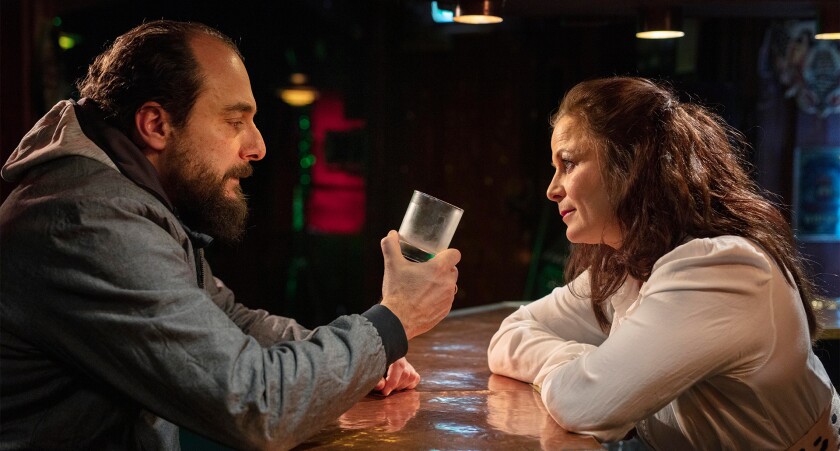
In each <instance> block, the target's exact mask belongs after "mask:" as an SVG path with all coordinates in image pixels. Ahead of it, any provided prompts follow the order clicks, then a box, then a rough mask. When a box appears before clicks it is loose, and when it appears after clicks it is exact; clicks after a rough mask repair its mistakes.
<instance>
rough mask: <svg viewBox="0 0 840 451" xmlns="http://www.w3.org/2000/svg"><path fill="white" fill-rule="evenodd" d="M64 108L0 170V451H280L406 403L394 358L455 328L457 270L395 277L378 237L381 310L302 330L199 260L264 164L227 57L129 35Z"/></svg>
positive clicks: (203, 40) (238, 221) (207, 47)
mask: <svg viewBox="0 0 840 451" xmlns="http://www.w3.org/2000/svg"><path fill="white" fill-rule="evenodd" d="M79 91H80V93H81V96H82V97H83V98H82V99H81V100H79V101H78V102H76V101H73V100H66V101H62V102H59V103H58V104H57V105H56V106H55V107H53V108H52V110H51V111H49V112H48V113H47V114H46V116H44V117H43V118H42V119H41V120H40V121H38V123H37V124H36V125H35V127H34V128H33V129H32V130H31V131H30V132H29V133H28V134H27V135H26V136H25V137H24V138H23V140H22V141H21V144H20V145H19V146H18V148H17V149H16V150H15V152H14V153H13V154H12V156H11V157H10V158H9V160H8V161H7V162H6V164H5V165H4V167H3V169H2V176H3V177H4V178H5V179H6V180H8V181H11V182H14V183H17V184H18V186H17V188H16V189H15V190H14V191H13V192H12V193H11V194H10V195H9V197H8V198H7V200H6V201H5V202H4V203H3V205H2V206H0V249H2V258H0V277H2V285H0V368H2V375H1V376H0V418H2V427H0V449H141V448H142V449H155V450H157V449H179V447H180V445H179V441H178V426H184V427H187V428H189V429H191V430H193V431H195V432H198V433H199V434H202V435H204V436H207V437H209V438H212V439H214V440H216V441H219V442H221V443H224V444H226V445H229V446H232V447H235V448H240V449H241V448H260V449H263V448H272V449H275V448H290V447H292V446H294V445H295V444H297V443H300V442H301V441H303V440H305V439H306V438H307V437H309V436H310V435H312V434H314V433H315V432H317V431H318V430H319V429H321V428H322V427H323V426H324V425H326V424H327V423H328V422H330V421H332V420H334V419H336V418H337V417H338V416H339V415H340V414H341V413H343V412H344V411H346V410H347V409H349V408H350V407H351V406H352V405H353V404H354V403H355V402H356V401H358V400H359V399H360V398H361V397H363V396H364V395H365V394H367V393H368V392H369V391H370V390H372V389H378V390H381V391H382V392H383V394H386V395H387V394H388V393H390V392H391V391H394V390H400V389H406V388H413V387H414V386H415V385H416V384H417V381H418V380H419V376H418V375H417V373H416V371H414V369H413V368H412V367H411V365H410V364H408V363H407V362H406V361H405V359H404V355H405V353H406V351H407V347H408V340H409V339H411V338H412V337H414V336H416V335H419V334H421V333H423V332H425V331H427V330H429V329H430V328H431V327H433V326H434V325H435V324H437V322H439V321H440V320H441V319H442V318H443V317H444V316H445V315H446V313H447V312H448V311H449V309H450V308H451V304H452V300H453V295H454V292H455V290H456V287H455V282H456V281H457V274H458V273H457V269H456V268H455V264H456V263H457V262H458V261H459V260H460V253H459V252H458V251H457V250H454V249H453V250H448V251H444V252H442V253H440V254H439V255H438V256H437V257H436V258H435V259H434V260H432V261H430V262H428V263H424V264H415V263H411V262H408V261H406V260H405V259H403V258H402V256H401V255H400V251H399V243H398V236H397V234H396V232H394V231H391V232H390V233H389V234H388V236H386V237H385V238H384V239H383V240H382V251H383V256H384V260H385V275H384V280H383V293H382V296H383V297H382V301H381V302H380V303H379V304H377V305H375V306H373V307H371V309H369V310H368V311H366V312H365V313H363V314H361V315H346V316H342V317H339V318H338V319H336V320H335V321H333V322H332V323H330V324H328V325H326V326H322V327H319V328H316V329H314V330H307V329H304V328H303V327H301V326H300V325H299V324H298V323H297V322H295V321H294V320H293V319H290V318H282V317H278V316H272V315H269V314H268V313H267V312H265V311H260V310H250V309H248V308H246V307H244V306H243V305H241V304H239V303H236V302H235V301H234V295H233V293H232V292H231V291H230V290H229V289H228V288H227V287H225V285H224V284H223V283H222V282H221V281H219V280H218V279H216V278H215V277H213V273H212V271H211V269H210V266H209V264H208V263H207V262H206V261H205V259H204V254H203V249H204V248H205V247H206V246H207V245H209V244H210V242H211V241H212V240H213V239H214V238H215V239H220V240H224V241H230V242H235V241H237V240H239V239H240V238H241V236H242V234H243V230H244V227H245V223H246V219H247V211H248V209H247V203H246V200H245V197H244V196H243V193H242V190H241V188H240V186H239V180H240V179H241V178H244V177H248V176H249V175H250V174H251V171H252V169H251V163H252V162H254V161H258V160H260V159H262V158H263V156H264V155H265V152H266V148H265V144H264V142H263V139H262V136H261V135H260V132H259V130H258V129H257V127H256V125H255V124H254V116H255V115H256V113H257V105H256V102H255V100H254V96H253V94H252V92H251V86H250V80H249V78H248V73H247V71H246V70H245V66H244V63H243V60H242V56H241V55H240V53H239V51H238V50H237V48H236V45H235V44H234V43H233V42H232V41H231V40H230V39H229V38H228V37H226V36H224V35H223V34H221V33H220V32H218V31H217V30H214V29H212V28H209V27H207V26H204V25H201V24H195V23H182V22H172V21H154V22H149V23H146V24H143V25H140V26H138V27H136V28H134V29H132V30H131V31H129V32H127V33H126V34H124V35H122V36H120V37H118V38H117V39H116V40H115V41H114V43H113V45H111V47H110V48H108V49H107V50H106V51H105V52H104V53H102V54H101V55H99V56H98V57H97V58H96V60H95V61H94V62H93V64H91V66H90V67H89V70H88V74H87V76H86V77H85V78H84V79H83V80H82V81H81V82H80V83H79ZM383 374H386V377H385V378H383V377H382V375H383Z"/></svg>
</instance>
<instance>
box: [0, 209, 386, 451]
mask: <svg viewBox="0 0 840 451" xmlns="http://www.w3.org/2000/svg"><path fill="white" fill-rule="evenodd" d="M109 194H113V193H109ZM153 208H156V207H155V206H150V205H148V204H146V203H142V202H137V201H134V200H131V199H126V198H119V197H117V198H113V197H112V198H105V197H103V198H101V199H89V198H86V199H84V200H81V201H74V202H65V201H60V200H56V201H51V202H47V203H45V204H44V205H40V206H38V205H33V206H31V208H28V209H27V210H26V212H25V213H24V214H22V216H21V217H20V218H18V222H17V223H16V229H15V230H11V231H10V230H7V231H6V232H5V233H7V236H12V235H14V240H12V239H9V240H4V243H10V244H9V246H10V248H9V249H4V251H8V252H9V253H5V252H4V259H5V258H6V257H7V255H18V256H26V258H27V259H28V261H27V264H26V267H27V268H36V270H34V271H30V272H29V273H27V274H24V273H17V272H15V271H17V270H16V269H14V268H15V267H16V266H15V265H4V275H3V276H4V278H5V277H21V278H24V279H25V280H27V281H28V282H27V284H16V286H26V287H29V290H31V292H28V293H11V295H12V296H17V297H18V298H20V299H27V300H28V301H26V302H16V303H15V304H14V307H13V308H16V309H21V311H20V312H16V313H15V315H16V316H19V317H22V318H25V319H24V320H23V322H22V324H26V325H27V327H26V329H28V330H20V331H16V332H19V333H27V334H29V335H30V336H31V339H32V340H33V341H34V342H35V343H37V345H38V346H39V347H40V348H41V349H44V350H45V351H46V352H47V353H49V354H50V355H53V356H55V358H56V359H58V360H59V361H61V362H63V363H64V364H65V365H67V366H68V367H70V368H73V369H74V371H78V372H79V373H81V374H84V375H85V376H84V377H85V378H89V379H90V380H92V381H96V382H97V384H102V386H103V387H108V389H107V391H112V390H113V391H115V392H117V393H120V394H121V396H125V397H126V398H130V399H132V400H133V401H134V402H136V403H138V404H139V405H142V406H143V407H145V408H146V409H148V410H150V411H151V412H153V413H155V414H157V415H159V416H161V417H163V418H165V419H167V420H169V421H171V422H173V423H176V424H178V425H181V426H185V427H187V428H189V429H191V430H193V431H196V432H198V433H200V434H203V435H206V436H208V437H210V438H213V439H215V440H218V441H219V442H221V443H225V444H228V445H230V446H234V447H236V448H240V449H241V448H260V449H262V448H290V447H292V446H294V445H295V444H297V443H300V442H301V441H303V440H304V439H306V438H307V437H308V436H311V435H312V434H314V433H315V432H317V431H318V430H320V429H321V428H323V427H324V426H325V425H326V424H327V423H329V422H330V421H333V420H335V419H336V418H337V417H338V416H339V415H340V414H341V413H343V412H344V411H346V410H347V409H349V408H350V407H351V406H352V405H353V404H354V403H355V402H356V401H358V400H359V399H360V398H362V397H363V396H364V395H365V394H367V393H368V392H369V391H370V390H371V389H372V388H373V387H374V386H375V384H376V383H377V381H378V380H379V379H380V378H381V377H382V374H383V371H384V369H385V368H386V363H387V360H386V358H389V357H391V356H386V349H385V348H384V347H383V344H382V339H381V338H380V335H379V333H378V331H377V327H376V326H375V325H374V323H373V322H371V320H369V319H367V318H365V317H364V316H362V315H347V316H342V317H339V318H338V319H336V320H335V321H333V322H332V323H330V324H328V325H326V326H323V327H318V328H316V329H314V330H311V331H307V330H304V329H302V328H299V327H298V326H296V325H295V324H294V323H292V322H290V321H285V322H284V321H279V320H278V321H274V320H271V321H267V320H266V318H267V316H264V315H263V314H262V313H260V314H257V316H251V317H250V318H246V315H243V313H244V312H243V311H242V310H240V309H238V308H234V309H233V310H228V311H223V310H222V309H220V308H219V307H218V306H217V305H216V304H214V302H213V300H212V299H211V297H210V296H209V295H208V294H207V292H205V291H204V290H202V289H199V288H198V287H197V286H196V283H195V269H194V268H191V265H190V263H189V261H190V260H189V256H188V251H187V250H185V249H184V248H183V247H182V245H181V243H179V242H178V240H176V239H174V238H173V237H172V235H171V229H172V228H173V227H177V226H176V225H173V224H172V223H171V222H168V221H169V220H168V219H167V218H166V215H165V212H156V213H149V211H148V210H149V209H153ZM161 208H162V207H161ZM167 229H169V231H168V230H167ZM6 269H9V271H8V272H5V271H6ZM4 301H7V300H4ZM9 308H12V307H11V306H10V307H9ZM259 317H261V318H259ZM237 322H238V323H239V325H237ZM240 326H243V327H242V328H240ZM272 328H276V329H277V331H279V332H278V335H277V337H283V338H289V337H294V338H295V340H273V341H274V342H273V344H270V345H269V346H263V345H261V344H260V342H259V340H258V339H257V338H255V337H253V336H250V335H248V334H246V333H244V332H243V330H248V331H251V332H254V331H255V330H257V329H262V331H261V332H259V333H255V335H257V336H260V335H263V336H265V335H268V334H266V333H265V331H266V330H268V329H272ZM29 331H37V335H35V334H32V333H29ZM267 341H270V340H267Z"/></svg>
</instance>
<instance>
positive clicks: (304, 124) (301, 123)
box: [298, 116, 310, 130]
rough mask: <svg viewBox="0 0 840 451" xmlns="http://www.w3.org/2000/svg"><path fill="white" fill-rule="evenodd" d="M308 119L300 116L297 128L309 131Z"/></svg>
mask: <svg viewBox="0 0 840 451" xmlns="http://www.w3.org/2000/svg"><path fill="white" fill-rule="evenodd" d="M309 125H310V123H309V118H308V117H306V116H301V117H300V120H299V121H298V126H299V127H300V129H301V130H309Z"/></svg>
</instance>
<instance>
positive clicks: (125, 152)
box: [74, 98, 213, 248]
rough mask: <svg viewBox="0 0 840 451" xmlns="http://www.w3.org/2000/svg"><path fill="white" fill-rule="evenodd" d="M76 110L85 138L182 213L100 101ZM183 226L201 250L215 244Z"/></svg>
mask: <svg viewBox="0 0 840 451" xmlns="http://www.w3.org/2000/svg"><path fill="white" fill-rule="evenodd" d="M74 109H75V112H76V117H77V119H78V121H79V126H80V127H81V129H82V132H83V133H84V134H85V136H87V137H88V139H90V140H91V141H93V142H94V143H95V144H96V145H97V146H98V147H99V148H100V149H102V150H103V151H104V152H105V153H106V154H107V155H108V157H109V158H110V159H111V161H113V162H114V164H115V165H116V166H117V169H119V171H120V172H121V173H122V174H123V175H124V176H126V177H127V178H128V179H129V180H131V181H132V182H134V183H135V184H137V185H138V186H140V187H141V188H143V189H145V190H146V191H148V192H149V193H151V194H152V195H154V196H155V197H157V198H158V200H160V201H161V202H162V203H163V204H164V205H166V207H167V208H169V210H171V211H172V212H173V213H175V215H176V216H177V213H178V212H177V211H176V209H175V206H174V205H173V204H172V202H171V201H170V200H169V197H168V196H167V195H166V192H165V191H164V190H163V186H162V185H161V183H160V179H159V178H158V173H157V170H156V169H155V167H154V166H152V163H151V162H149V160H148V159H147V158H146V156H145V155H143V151H141V150H140V148H138V147H137V145H136V144H134V142H132V141H131V139H129V137H128V136H126V135H125V134H124V133H123V132H121V131H120V130H118V129H117V128H115V127H114V126H112V125H111V124H109V123H108V122H107V121H106V120H105V113H104V112H103V111H102V110H101V109H100V108H99V106H98V105H97V104H96V102H95V101H93V100H91V99H89V98H83V99H81V100H79V102H78V103H77V104H76V105H74ZM181 225H182V226H183V227H184V230H185V231H186V232H187V235H189V237H190V240H191V241H192V242H193V244H195V245H196V246H197V247H200V248H203V247H206V246H208V245H209V244H210V243H211V242H212V241H213V238H212V237H210V236H209V235H205V234H203V233H200V232H196V231H193V230H191V229H190V228H189V227H187V226H186V225H185V224H184V223H183V222H182V223H181Z"/></svg>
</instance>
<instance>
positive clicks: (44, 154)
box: [0, 100, 119, 183]
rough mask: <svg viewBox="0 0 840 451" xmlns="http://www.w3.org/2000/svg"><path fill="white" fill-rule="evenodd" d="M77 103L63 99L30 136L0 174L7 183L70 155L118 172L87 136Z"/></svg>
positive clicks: (7, 161) (10, 157) (19, 146)
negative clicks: (79, 117)
mask: <svg viewBox="0 0 840 451" xmlns="http://www.w3.org/2000/svg"><path fill="white" fill-rule="evenodd" d="M76 105H77V103H76V102H74V101H72V100H62V101H61V102H58V103H57V104H56V105H55V106H54V107H52V109H51V110H50V111H49V112H48V113H47V114H46V115H45V116H44V117H42V118H41V119H40V120H39V121H38V122H37V123H36V124H35V126H34V127H32V130H30V131H29V133H27V134H26V135H25V136H24V137H23V139H22V140H21V141H20V144H18V146H17V148H16V149H15V151H14V152H12V155H11V156H9V159H8V160H6V164H4V165H3V169H2V171H0V175H2V177H3V179H4V180H6V181H7V182H11V183H17V182H19V181H20V180H21V179H22V178H23V176H24V174H26V172H27V171H29V170H30V169H32V168H33V167H35V166H38V165H40V164H43V163H46V162H48V161H52V160H55V159H57V158H62V157H67V156H73V155H75V156H82V157H87V158H90V159H93V160H96V161H98V162H100V163H102V164H104V165H107V166H110V167H111V168H113V169H114V170H116V171H118V170H119V169H118V168H117V165H116V164H115V163H114V162H113V161H111V159H110V158H108V155H107V154H106V153H105V152H103V151H102V150H101V149H99V148H97V146H96V145H95V144H94V143H93V142H92V141H91V140H90V139H89V138H88V137H87V136H85V134H84V132H82V128H81V126H80V124H79V121H78V119H77V117H76V112H75V108H74V107H75V106H76Z"/></svg>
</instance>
